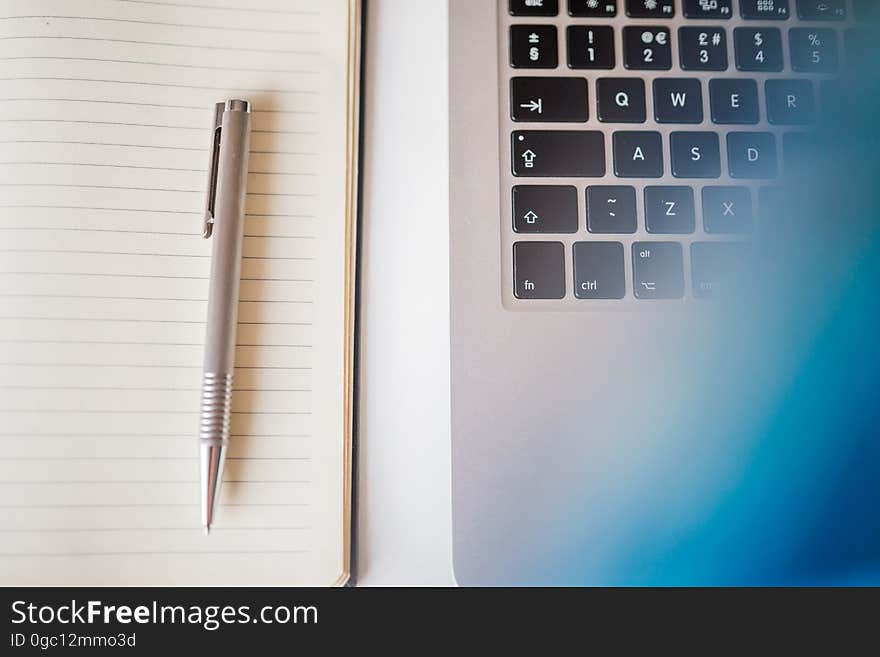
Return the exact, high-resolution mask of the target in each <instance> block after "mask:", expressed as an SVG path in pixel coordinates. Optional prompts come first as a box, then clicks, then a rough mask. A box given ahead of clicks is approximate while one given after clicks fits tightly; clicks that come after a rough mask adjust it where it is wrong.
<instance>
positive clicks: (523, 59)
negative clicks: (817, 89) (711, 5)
mask: <svg viewBox="0 0 880 657" xmlns="http://www.w3.org/2000/svg"><path fill="white" fill-rule="evenodd" d="M622 35H623V60H624V61H623V64H624V66H625V67H626V68H628V69H631V70H640V71H668V70H670V69H671V68H672V62H673V59H672V33H671V32H670V30H669V28H666V27H663V26H650V25H630V26H627V27H624V28H623V29H622ZM862 35H863V33H862V31H861V30H859V29H850V30H847V31H846V44H845V45H846V47H847V49H848V50H849V52H851V53H852V54H853V56H852V58H853V59H855V56H856V55H857V54H859V53H861V45H862V42H863V41H864V39H863V36H862ZM788 37H789V55H790V59H791V68H792V69H793V70H795V71H798V72H803V73H833V72H835V71H836V70H837V69H838V68H839V65H840V54H839V48H838V38H837V32H836V31H835V30H834V29H831V28H818V27H817V28H806V27H798V28H792V29H790V30H789V31H788ZM782 41H783V39H782V32H781V31H780V30H779V29H778V28H772V27H759V28H752V27H738V28H735V29H734V30H733V46H734V47H733V51H734V59H735V64H736V68H737V69H738V70H740V71H767V72H778V71H782V70H783V68H784V66H785V60H784V55H783V45H782ZM614 43H615V31H614V28H613V27H611V26H610V25H574V26H570V27H568V28H567V41H566V56H567V59H568V67H569V68H573V69H613V68H615V66H616V65H617V61H616V55H615V45H614ZM678 54H679V66H680V67H681V68H682V69H683V70H685V71H726V70H727V69H728V68H729V61H728V47H727V31H726V30H725V29H724V28H723V27H682V28H679V30H678ZM510 65H511V66H512V67H513V68H520V69H524V68H533V69H554V68H557V67H558V66H559V42H558V35H557V29H556V26H554V25H512V26H511V27H510Z"/></svg>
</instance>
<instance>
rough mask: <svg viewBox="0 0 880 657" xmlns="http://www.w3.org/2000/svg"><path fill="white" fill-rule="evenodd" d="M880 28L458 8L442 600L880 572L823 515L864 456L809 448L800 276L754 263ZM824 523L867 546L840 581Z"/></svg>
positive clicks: (696, 4)
mask: <svg viewBox="0 0 880 657" xmlns="http://www.w3.org/2000/svg"><path fill="white" fill-rule="evenodd" d="M878 4H880V3H874V2H870V1H868V2H859V1H858V0H822V1H821V2H820V1H818V0H815V1H814V0H497V1H494V0H451V2H450V25H451V38H450V60H451V63H450V91H451V103H450V108H451V109H450V111H451V144H450V157H451V219H450V221H451V317H452V319H451V322H452V326H451V341H452V449H453V525H454V565H455V573H456V577H457V579H458V581H459V583H461V584H596V585H605V584H614V585H618V584H619V585H630V584H698V585H699V584H775V583H802V582H803V583H824V582H826V581H842V580H844V579H846V578H849V577H858V573H863V569H864V572H868V571H871V572H874V573H875V574H876V573H877V572H880V571H878V570H873V571H872V570H871V569H872V568H873V569H876V568H877V567H878V563H877V560H876V552H875V553H874V554H875V557H865V558H864V559H861V557H859V555H860V554H861V553H859V552H858V548H857V547H855V545H856V544H857V543H859V542H860V541H861V542H862V544H863V546H864V541H867V542H868V543H869V544H871V545H877V542H876V541H877V537H878V535H880V534H878V527H880V521H878V519H877V518H876V514H874V515H873V516H871V517H872V520H871V521H870V522H867V523H866V522H864V517H862V521H861V522H859V521H857V520H856V519H855V518H850V519H848V517H847V516H846V513H848V512H852V510H853V508H855V507H854V506H853V505H852V504H850V503H848V502H847V500H848V499H849V498H847V497H846V496H843V497H841V498H839V499H837V501H836V502H835V504H837V505H843V506H844V507H845V508H846V509H848V511H845V512H844V514H843V516H841V514H840V513H839V512H838V511H839V509H838V511H834V510H833V509H837V508H838V507H835V506H834V505H833V504H831V503H830V502H829V503H828V504H829V505H830V506H828V508H826V507H825V506H822V507H821V508H820V507H819V506H817V504H820V503H822V504H824V503H825V501H827V499H830V498H831V497H832V496H831V492H830V491H831V490H838V491H841V490H848V489H847V488H846V486H844V485H842V484H841V483H840V482H841V480H845V481H847V482H849V484H848V485H856V484H855V483H853V482H858V481H861V480H860V479H858V477H857V476H855V475H854V473H853V472H852V471H841V470H839V469H833V468H831V466H830V465H829V464H830V462H831V461H830V460H831V459H841V460H843V459H844V457H846V458H848V457H849V456H851V450H856V449H857V443H858V441H859V440H861V439H862V434H860V433H858V432H855V431H854V432H852V433H851V434H847V435H841V436H835V439H834V442H833V443H828V444H826V442H825V441H826V440H828V439H829V432H828V430H827V427H826V426H825V424H826V423H827V422H830V421H831V419H830V418H829V416H828V415H827V414H825V415H823V414H819V415H814V416H810V415H809V413H813V412H814V411H816V409H817V406H816V404H815V400H813V401H811V402H808V401H807V400H808V399H813V397H810V395H812V394H814V393H816V391H815V390H813V389H812V388H810V389H809V390H806V389H799V391H796V390H795V388H793V387H792V386H793V385H795V384H796V383H797V382H798V381H800V379H798V376H800V375H802V374H803V368H804V367H805V366H804V363H805V362H806V361H805V360H804V359H805V358H806V353H807V351H808V350H809V349H810V348H811V346H812V345H814V344H815V343H813V342H811V341H810V340H811V335H812V334H809V335H808V334H807V333H804V334H803V335H801V333H800V332H799V331H800V329H801V328H803V323H802V321H801V320H803V319H804V318H813V316H812V314H811V313H812V310H810V311H809V312H805V313H804V314H802V315H800V316H797V317H796V315H797V313H798V312H800V311H801V309H803V308H809V307H810V304H809V303H802V302H804V301H809V299H804V297H803V293H806V292H808V291H809V290H810V289H811V286H812V285H813V283H809V284H808V282H807V281H802V280H799V279H796V278H795V280H787V279H786V281H785V282H784V283H783V282H782V280H781V279H782V278H784V277H785V272H788V273H791V272H792V271H794V270H795V269H796V268H797V267H796V265H797V266H800V265H803V266H805V267H806V266H807V265H806V263H803V262H797V263H791V262H789V263H788V265H786V267H784V268H781V270H771V269H768V267H773V266H774V265H778V262H777V263H770V264H768V263H767V262H766V261H763V262H762V261H760V258H759V259H758V261H757V262H756V260H755V252H756V250H757V251H758V253H759V254H760V253H761V249H762V244H767V243H769V244H774V240H776V243H775V244H776V245H778V244H779V242H780V241H781V239H780V236H779V234H778V233H779V231H780V230H782V229H781V226H784V225H785V221H783V220H782V219H781V217H783V215H784V211H785V208H789V209H794V208H796V207H798V203H799V202H803V201H804V199H806V198H808V197H809V195H808V194H807V193H806V191H803V192H802V193H797V192H795V193H793V192H792V191H791V190H790V189H787V188H785V187H784V184H783V183H784V180H785V179H786V176H787V175H788V174H793V173H794V172H795V169H796V168H797V167H798V166H800V164H802V163H803V162H804V161H810V155H809V153H810V151H809V148H810V145H811V144H810V137H809V135H810V134H812V132H811V131H813V130H814V129H815V127H816V126H817V125H819V124H821V122H822V120H823V112H828V109H827V108H828V107H829V103H832V102H833V101H834V100H835V98H837V97H838V95H839V93H838V87H837V86H835V85H837V84H838V77H839V73H840V71H841V70H842V69H843V68H844V67H845V66H846V63H847V59H848V58H852V57H854V56H855V55H854V54H853V53H856V52H858V48H859V47H860V46H864V34H865V33H866V31H865V30H867V29H868V26H870V25H871V24H872V23H871V21H873V20H875V19H876V13H877V5H878ZM803 180H806V178H801V181H803ZM773 222H775V223H773ZM771 223H773V225H772V226H770V224H771ZM792 223H793V222H792ZM768 226H769V228H768ZM774 230H775V232H774ZM761 240H764V242H761V243H759V242H760V241H761ZM795 257H796V256H795ZM780 272H781V273H780ZM813 273H814V274H818V275H819V276H820V277H823V276H824V275H825V273H826V272H824V271H823V270H820V271H818V272H816V271H814V272H813ZM838 274H840V272H837V274H835V273H833V272H830V273H828V277H829V278H828V283H829V286H830V288H829V289H830V293H831V296H832V297H833V295H834V292H835V288H834V286H833V285H831V281H832V280H834V276H835V275H838ZM841 275H842V274H841ZM770 277H772V278H773V279H774V280H773V282H772V284H770V285H769V286H766V287H765V286H764V282H766V279H767V278H770ZM756 279H757V280H756ZM822 280H824V278H823V279H822ZM802 283H803V285H801V284H802ZM823 285H824V284H823ZM786 286H788V287H786ZM770 290H772V292H771V291H770ZM777 294H781V295H782V296H781V298H779V297H776V296H775V295H777ZM823 294H824V293H823ZM817 297H819V298H821V299H823V300H824V301H823V302H822V303H820V304H818V305H819V306H821V307H822V309H823V310H825V309H827V308H826V305H825V303H824V302H825V301H828V299H829V298H830V297H828V296H820V295H817ZM777 301H778V303H777ZM829 303H830V302H829ZM790 306H791V307H790ZM793 308H794V309H793ZM789 311H790V312H789ZM795 317H796V320H795ZM813 319H816V318H813ZM816 321H817V322H818V321H821V318H818V319H816ZM804 330H805V331H806V329H804ZM813 337H815V336H813ZM816 367H817V368H818V366H816ZM799 373H800V374H799ZM838 374H839V373H838ZM816 377H818V378H817V379H816V380H817V381H819V380H820V379H821V378H822V373H821V370H819V369H816ZM804 385H812V379H811V380H810V381H808V382H806V383H805V384H804ZM816 385H818V386H819V388H818V390H819V393H821V392H822V391H823V386H826V387H827V388H828V390H826V391H825V392H827V394H828V395H829V397H828V399H834V396H835V395H836V394H837V393H839V392H840V391H839V390H836V389H835V390H832V389H830V388H831V386H829V385H827V384H824V383H821V381H819V383H817V384H816ZM792 395H794V396H795V397H796V399H795V401H794V402H792V399H791V397H792ZM786 400H787V401H786ZM786 404H788V405H786ZM807 409H810V410H809V412H808V410H807ZM807 417H812V420H811V421H812V423H813V424H812V427H810V426H807V427H799V428H797V429H794V428H791V429H790V430H787V429H784V428H783V427H784V426H785V425H784V423H785V422H786V421H790V422H795V421H797V420H798V418H800V419H804V418H807ZM806 424H807V425H809V424H810V422H807V423H806ZM819 429H821V430H822V431H823V432H822V433H821V434H817V435H818V436H819V437H818V438H816V437H815V436H813V435H812V434H811V433H810V431H811V430H817V431H818V430H819ZM831 433H833V432H831ZM793 436H799V437H801V438H803V439H804V440H809V441H811V442H809V443H808V444H806V445H801V446H800V448H795V446H794V445H792V441H793V440H795V439H794V438H793ZM822 436H825V438H824V439H823V438H822ZM872 459H873V460H872ZM836 465H839V464H836ZM877 465H878V459H877V456H876V454H873V456H872V458H871V459H868V460H867V461H863V462H862V470H859V473H861V474H862V475H865V474H866V473H868V474H870V472H871V468H876V467H877ZM824 466H828V468H829V470H827V471H826V470H823V467H824ZM840 467H842V466H840ZM878 471H880V470H874V474H875V475H876V473H877V472H878ZM856 474H858V473H856ZM866 476H867V475H866ZM849 494H851V495H852V497H853V498H854V499H857V498H859V493H858V490H854V491H850V492H849ZM856 506H857V505H856ZM842 518H843V520H846V521H847V523H849V524H847V526H848V527H849V526H850V524H851V525H852V526H859V527H860V529H859V531H856V532H855V533H852V532H850V533H848V534H846V537H845V540H844V539H841V542H840V544H839V546H840V551H839V552H838V553H836V556H835V557H833V558H832V557H828V558H827V559H825V560H824V561H823V560H821V559H818V560H816V561H815V563H814V562H813V561H811V560H810V559H809V558H807V557H806V556H804V555H805V554H814V553H813V552H811V550H818V549H820V548H819V547H817V546H821V545H824V543H823V542H822V540H823V539H821V538H820V537H823V536H824V537H825V539H827V538H828V532H831V533H832V535H833V532H834V529H833V527H835V526H839V524H840V523H841V522H843V520H842ZM835 519H836V520H835ZM835 522H836V523H838V525H835V524H834V523H835ZM811 532H814V533H811ZM860 532H868V534H863V533H860ZM847 541H851V542H852V543H850V542H847ZM872 541H875V542H873V543H872ZM854 573H855V574H854Z"/></svg>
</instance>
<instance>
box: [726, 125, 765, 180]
mask: <svg viewBox="0 0 880 657" xmlns="http://www.w3.org/2000/svg"><path fill="white" fill-rule="evenodd" d="M727 163H728V166H729V169H730V176H731V177H732V178H773V177H775V176H776V137H774V136H773V135H772V134H771V133H769V132H730V133H728V134H727Z"/></svg>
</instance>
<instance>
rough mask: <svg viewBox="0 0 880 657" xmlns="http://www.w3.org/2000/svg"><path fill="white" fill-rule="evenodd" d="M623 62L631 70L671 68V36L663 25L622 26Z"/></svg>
mask: <svg viewBox="0 0 880 657" xmlns="http://www.w3.org/2000/svg"><path fill="white" fill-rule="evenodd" d="M623 63H624V65H625V66H626V67H627V68H628V69H633V70H650V71H657V70H660V71H662V70H668V69H670V68H672V36H671V35H670V32H669V29H668V28H665V27H652V26H649V25H645V26H641V25H640V26H629V27H625V28H623Z"/></svg>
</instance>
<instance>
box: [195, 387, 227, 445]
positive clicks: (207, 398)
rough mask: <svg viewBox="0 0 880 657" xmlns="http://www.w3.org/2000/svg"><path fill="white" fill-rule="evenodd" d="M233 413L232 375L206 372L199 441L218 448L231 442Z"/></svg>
mask: <svg viewBox="0 0 880 657" xmlns="http://www.w3.org/2000/svg"><path fill="white" fill-rule="evenodd" d="M231 412H232V375H231V374H217V373H215V372H205V373H204V377H203V379H202V410H201V414H200V420H199V439H200V440H202V441H207V442H210V443H212V444H214V445H217V446H223V445H226V444H227V443H228V442H229V422H230V414H231Z"/></svg>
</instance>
